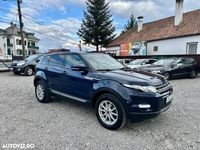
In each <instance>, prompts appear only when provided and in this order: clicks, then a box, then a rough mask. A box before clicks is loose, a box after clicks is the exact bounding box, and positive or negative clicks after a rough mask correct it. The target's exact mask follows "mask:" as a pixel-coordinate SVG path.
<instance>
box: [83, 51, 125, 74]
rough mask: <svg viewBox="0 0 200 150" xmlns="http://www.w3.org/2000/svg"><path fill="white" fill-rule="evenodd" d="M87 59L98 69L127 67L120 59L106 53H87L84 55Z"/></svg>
mask: <svg viewBox="0 0 200 150" xmlns="http://www.w3.org/2000/svg"><path fill="white" fill-rule="evenodd" d="M82 56H83V57H84V58H85V59H86V61H87V62H88V63H89V64H90V65H91V66H92V67H93V68H94V69H95V70H98V71H101V70H117V69H122V68H125V66H124V65H122V64H121V63H120V62H119V61H117V60H115V59H114V58H112V57H110V56H109V55H105V54H85V55H82Z"/></svg>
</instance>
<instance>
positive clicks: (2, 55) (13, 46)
mask: <svg viewBox="0 0 200 150" xmlns="http://www.w3.org/2000/svg"><path fill="white" fill-rule="evenodd" d="M24 41H25V51H26V55H27V56H28V55H32V54H35V53H38V51H39V47H38V41H39V39H38V38H37V37H35V36H34V33H28V32H24ZM12 55H14V56H22V55H23V53H22V42H21V36H20V29H19V28H18V27H17V26H16V25H15V24H13V23H11V24H10V27H8V28H7V29H4V30H3V29H0V59H11V58H12Z"/></svg>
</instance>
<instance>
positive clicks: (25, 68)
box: [10, 54, 43, 76]
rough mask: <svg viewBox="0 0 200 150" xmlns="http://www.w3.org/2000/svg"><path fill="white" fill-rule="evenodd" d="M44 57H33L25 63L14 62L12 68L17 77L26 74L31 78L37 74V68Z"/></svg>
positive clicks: (39, 55) (24, 61)
mask: <svg viewBox="0 0 200 150" xmlns="http://www.w3.org/2000/svg"><path fill="white" fill-rule="evenodd" d="M42 56H43V55H42V54H37V55H31V56H29V57H28V58H26V59H25V60H23V61H13V62H12V64H11V65H10V68H11V69H12V71H13V73H14V74H16V75H20V74H21V73H24V74H25V75H26V76H31V75H33V74H34V73H35V66H36V65H37V63H38V62H39V61H40V59H41V57H42Z"/></svg>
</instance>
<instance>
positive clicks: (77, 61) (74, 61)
mask: <svg viewBox="0 0 200 150" xmlns="http://www.w3.org/2000/svg"><path fill="white" fill-rule="evenodd" d="M77 65H81V66H85V63H84V61H83V60H82V59H81V57H80V56H79V55H67V61H66V67H67V68H71V67H72V66H77Z"/></svg>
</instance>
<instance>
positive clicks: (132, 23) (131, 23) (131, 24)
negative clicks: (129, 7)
mask: <svg viewBox="0 0 200 150" xmlns="http://www.w3.org/2000/svg"><path fill="white" fill-rule="evenodd" d="M136 25H137V21H136V19H135V17H134V15H133V14H132V15H131V16H130V18H129V20H128V22H127V25H125V27H124V30H123V31H122V33H125V32H126V31H128V30H130V29H132V28H133V27H134V26H136Z"/></svg>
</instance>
